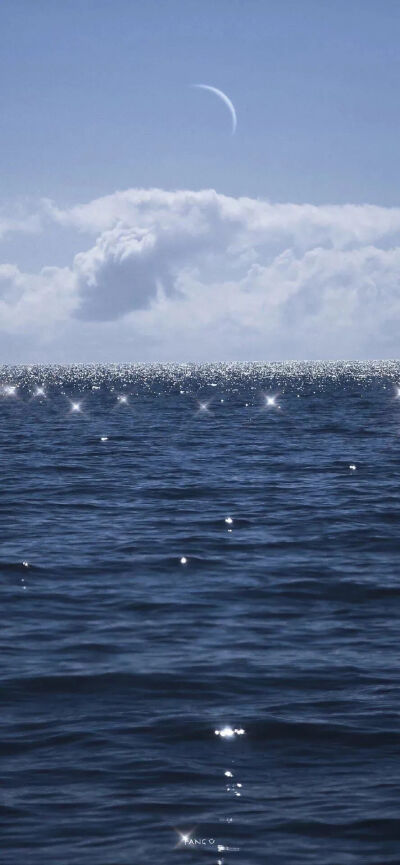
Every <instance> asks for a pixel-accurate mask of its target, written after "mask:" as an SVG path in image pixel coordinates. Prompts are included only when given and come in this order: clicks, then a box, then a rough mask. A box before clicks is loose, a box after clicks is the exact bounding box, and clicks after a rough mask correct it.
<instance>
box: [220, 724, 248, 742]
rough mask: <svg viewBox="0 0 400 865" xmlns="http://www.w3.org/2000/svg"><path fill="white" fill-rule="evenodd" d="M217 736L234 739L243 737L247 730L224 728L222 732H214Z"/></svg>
mask: <svg viewBox="0 0 400 865" xmlns="http://www.w3.org/2000/svg"><path fill="white" fill-rule="evenodd" d="M214 732H215V735H216V736H221V738H222V739H233V738H234V737H235V736H243V735H244V733H245V730H244V729H243V727H239V728H235V729H233V728H232V727H222V730H214Z"/></svg>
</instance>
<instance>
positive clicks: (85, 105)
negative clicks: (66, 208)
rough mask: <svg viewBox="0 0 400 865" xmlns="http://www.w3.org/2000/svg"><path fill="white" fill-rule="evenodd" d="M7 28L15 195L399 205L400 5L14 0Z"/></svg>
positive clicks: (5, 85)
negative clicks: (230, 117)
mask: <svg viewBox="0 0 400 865" xmlns="http://www.w3.org/2000/svg"><path fill="white" fill-rule="evenodd" d="M0 32H1V37H0V42H1V56H0V93H1V97H0V98H1V109H2V110H1V139H0V141H1V144H0V159H1V186H2V189H3V196H8V197H14V196H16V195H26V194H29V195H34V196H49V197H55V198H57V199H58V200H60V201H62V202H63V203H67V202H72V201H74V200H76V198H78V199H79V200H81V199H82V198H83V199H85V200H86V199H87V198H94V197H97V196H99V195H103V194H105V193H107V192H111V191H112V190H114V189H116V188H127V187H131V186H159V187H162V188H184V187H188V188H193V189H201V188H203V187H208V186H212V187H215V188H216V189H217V190H218V191H220V192H224V193H226V194H229V195H252V196H265V197H268V198H271V199H273V200H276V201H299V202H303V201H309V202H315V203H326V202H330V203H341V202H347V201H351V202H365V201H367V202H371V203H379V204H385V205H390V204H397V198H396V195H397V188H398V186H399V181H400V169H399V158H398V153H399V146H398V143H399V140H400V111H399V89H400V51H399V44H400V7H399V4H398V2H391V0H385V2H382V3H381V2H378V0H374V2H371V0H361V2H359V0H351V2H348V0H347V2H341V0H335V2H333V3H328V2H324V0H317V2H314V0H294V2H287V0H281V2H278V0H274V2H268V0H241V2H238V0H217V2H211V0H202V2H200V0H195V2H193V0H178V2H177V0H166V2H160V0H157V2H154V0H146V2H135V0H66V2H62V3H59V2H54V0H35V2H32V0H25V2H21V0H11V2H10V0H3V2H2V4H1V11H0ZM194 82H205V83H209V84H213V85H215V86H217V87H220V88H221V89H223V90H225V91H226V92H227V93H228V94H229V95H230V96H231V98H232V99H233V101H234V103H235V105H236V108H237V112H238V118H239V124H238V130H237V135H236V136H235V138H234V139H233V140H231V139H230V138H229V136H228V135H227V131H228V122H227V117H226V116H225V114H224V111H223V110H221V107H222V106H220V105H219V104H218V103H214V101H213V100H212V98H209V97H208V96H207V95H206V94H204V93H200V92H196V91H193V90H191V89H190V87H189V85H190V84H191V83H194Z"/></svg>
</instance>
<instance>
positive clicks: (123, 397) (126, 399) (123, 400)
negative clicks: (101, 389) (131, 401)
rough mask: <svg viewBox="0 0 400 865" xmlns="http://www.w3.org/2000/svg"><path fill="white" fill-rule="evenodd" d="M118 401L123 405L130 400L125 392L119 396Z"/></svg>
mask: <svg viewBox="0 0 400 865" xmlns="http://www.w3.org/2000/svg"><path fill="white" fill-rule="evenodd" d="M118 402H119V403H121V405H126V403H127V402H128V397H127V396H125V394H123V395H122V396H119V397H118Z"/></svg>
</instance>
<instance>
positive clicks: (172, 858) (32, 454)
mask: <svg viewBox="0 0 400 865" xmlns="http://www.w3.org/2000/svg"><path fill="white" fill-rule="evenodd" d="M0 384H1V388H0V454H1V463H0V478H1V484H0V509H1V520H0V526H1V549H0V570H1V635H0V692H1V693H0V696H1V705H2V710H1V714H0V729H1V755H2V785H1V787H2V789H1V799H0V803H1V807H0V813H1V819H2V825H3V830H2V842H1V861H2V863H3V865H23V863H27V865H145V863H150V865H156V863H160V865H175V863H176V865H191V863H206V865H217V863H224V865H230V863H232V865H235V863H237V865H239V863H240V865H261V863H262V865H265V863H268V865H297V863H298V865H389V863H399V862H400V824H399V816H400V804H399V802H400V760H399V748H400V716H399V709H400V699H399V696H400V695H399V686H400V678H399V668H400V618H399V614H400V578H399V562H400V558H399V553H400V541H399V518H400V483H399V469H400V437H399V434H400V398H399V397H398V387H399V386H400V363H399V362H395V361H384V362H378V361H377V362H373V363H351V362H343V363H294V362H293V363H277V364H262V363H259V364H251V363H248V364H246V363H245V364H205V365H196V364H182V365H174V364H165V365H163V364H152V365H146V364H134V365H129V364H127V365H113V366H96V365H90V366H80V365H75V366H68V367H61V366H60V367H55V366H52V367H43V366H30V367H10V366H3V367H2V368H1V369H0Z"/></svg>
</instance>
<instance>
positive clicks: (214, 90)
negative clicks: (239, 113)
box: [193, 84, 237, 135]
mask: <svg viewBox="0 0 400 865" xmlns="http://www.w3.org/2000/svg"><path fill="white" fill-rule="evenodd" d="M193 87H199V88H200V89H201V90H209V91H210V93H215V95H216V96H218V98H219V99H222V102H224V103H225V105H226V107H227V108H228V110H229V112H230V115H231V118H232V135H234V134H235V130H236V126H237V117H236V110H235V106H234V104H233V102H232V101H231V100H230V99H229V96H227V95H226V93H223V91H222V90H218V87H210V85H209V84H194V85H193Z"/></svg>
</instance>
